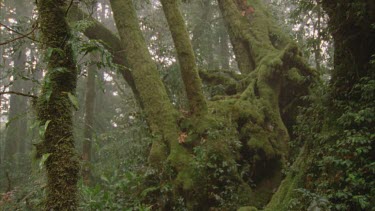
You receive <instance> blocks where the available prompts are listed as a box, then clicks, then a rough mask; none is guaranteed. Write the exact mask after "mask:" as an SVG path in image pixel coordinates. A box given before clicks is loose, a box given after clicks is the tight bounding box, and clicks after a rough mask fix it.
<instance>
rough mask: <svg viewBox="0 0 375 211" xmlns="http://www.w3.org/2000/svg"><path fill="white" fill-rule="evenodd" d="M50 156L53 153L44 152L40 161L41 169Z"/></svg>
mask: <svg viewBox="0 0 375 211" xmlns="http://www.w3.org/2000/svg"><path fill="white" fill-rule="evenodd" d="M49 156H51V153H46V154H43V156H42V158H41V159H40V162H39V169H41V170H42V169H43V166H44V163H45V162H46V161H47V159H48V158H49Z"/></svg>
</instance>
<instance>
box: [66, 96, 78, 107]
mask: <svg viewBox="0 0 375 211" xmlns="http://www.w3.org/2000/svg"><path fill="white" fill-rule="evenodd" d="M68 97H69V100H70V102H71V103H72V105H73V106H74V108H75V109H76V110H78V108H79V106H78V99H77V97H76V96H74V95H72V93H70V92H68Z"/></svg>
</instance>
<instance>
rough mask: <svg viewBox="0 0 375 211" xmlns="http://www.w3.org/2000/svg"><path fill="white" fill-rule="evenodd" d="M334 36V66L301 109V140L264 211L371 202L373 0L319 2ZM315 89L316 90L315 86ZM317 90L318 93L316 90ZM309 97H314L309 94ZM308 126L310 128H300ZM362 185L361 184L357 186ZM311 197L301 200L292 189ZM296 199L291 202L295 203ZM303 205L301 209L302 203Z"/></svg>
mask: <svg viewBox="0 0 375 211" xmlns="http://www.w3.org/2000/svg"><path fill="white" fill-rule="evenodd" d="M321 6H322V8H323V9H324V10H325V12H326V13H327V14H328V16H329V22H328V24H329V29H330V32H331V34H332V37H333V39H334V51H335V52H334V54H335V56H334V69H333V70H332V79H331V80H330V81H329V88H328V90H327V91H326V92H323V94H324V95H323V96H319V98H320V99H319V98H318V99H319V100H320V101H315V102H314V103H315V104H313V105H312V106H310V108H308V109H306V110H304V112H303V113H302V116H301V118H305V120H303V121H301V122H300V124H301V126H300V131H299V136H300V137H301V138H302V139H304V140H305V142H304V147H303V150H301V154H300V155H299V156H298V158H297V161H296V162H295V164H294V169H295V170H297V169H298V172H290V173H289V174H288V175H287V177H286V179H285V180H284V182H283V183H282V184H281V186H280V188H279V190H278V191H277V193H276V194H275V195H274V196H273V198H272V200H271V203H270V204H269V205H268V207H267V208H268V210H287V209H289V210H301V209H306V208H307V207H309V205H310V207H313V208H314V207H318V208H324V207H326V208H327V209H332V210H369V209H371V207H373V206H374V203H373V202H372V201H373V200H372V199H373V198H374V188H373V186H374V185H373V184H374V183H373V181H374V175H373V174H372V173H370V172H369V171H372V170H371V169H373V168H372V167H370V166H371V165H372V164H371V163H373V162H374V159H375V158H374V156H373V155H374V147H373V146H374V139H373V137H372V136H371V135H369V134H373V133H374V129H373V127H372V126H370V124H371V122H373V121H374V117H373V115H372V114H373V113H374V112H375V110H374V102H375V100H374V95H372V94H370V95H369V94H368V93H371V92H373V91H374V90H375V86H374V79H375V77H374V76H375V75H374V70H375V66H374V63H373V62H374V55H375V50H374V49H375V28H374V27H373V25H371V23H373V22H374V20H375V13H374V6H375V5H374V3H373V2H372V1H325V0H324V1H322V2H321ZM318 91H319V88H318ZM319 93H322V91H320V92H319ZM312 96H313V98H316V96H314V95H313V94H312ZM304 128H308V129H304ZM360 184H361V185H360ZM297 189H299V190H303V191H304V193H305V194H306V193H307V194H309V195H310V196H313V197H312V198H313V199H312V201H311V200H310V201H308V203H307V206H306V203H304V204H302V207H301V205H300V206H297V207H296V208H294V209H291V208H290V204H291V202H292V200H294V201H295V202H296V200H300V201H301V200H304V199H303V195H304V194H299V193H298V192H297V191H296V190H297ZM295 202H294V204H296V203H295ZM303 206H304V207H303Z"/></svg>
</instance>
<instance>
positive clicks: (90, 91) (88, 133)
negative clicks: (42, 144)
mask: <svg viewBox="0 0 375 211" xmlns="http://www.w3.org/2000/svg"><path fill="white" fill-rule="evenodd" d="M97 59H98V58H97V56H96V55H91V61H96V60H97ZM96 71H97V68H96V66H95V64H92V65H91V66H90V67H89V69H88V72H87V79H86V80H87V81H86V96H85V125H84V135H83V138H84V141H83V152H82V160H83V162H84V167H83V169H82V174H83V182H84V183H85V184H86V185H89V184H90V176H91V173H90V168H91V145H92V136H93V131H94V110H95V108H94V105H95V92H96V91H95V89H96V87H95V80H96V79H95V76H96Z"/></svg>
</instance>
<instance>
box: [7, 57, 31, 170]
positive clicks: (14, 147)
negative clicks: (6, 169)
mask: <svg viewBox="0 0 375 211" xmlns="http://www.w3.org/2000/svg"><path fill="white" fill-rule="evenodd" d="M13 59H14V70H13V80H14V81H13V85H12V87H11V90H12V91H15V92H23V90H22V87H23V82H24V81H23V80H21V79H19V77H20V75H23V74H25V62H26V54H25V51H24V50H21V51H20V52H16V55H15V57H14V58H13ZM9 105H10V109H9V116H8V119H9V124H8V128H7V134H6V139H5V152H4V160H5V161H8V162H9V164H15V157H14V155H15V154H16V153H17V152H18V147H19V145H20V144H21V142H22V141H24V140H25V138H26V130H25V129H26V121H22V113H23V112H25V111H26V100H25V99H24V97H22V96H17V95H11V96H10V103H9Z"/></svg>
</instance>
